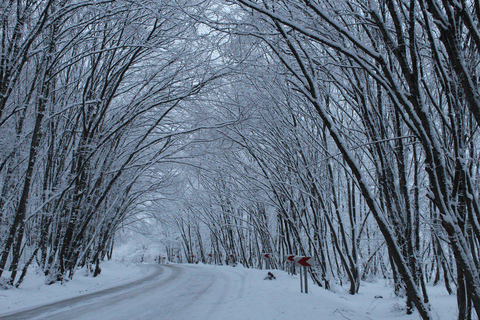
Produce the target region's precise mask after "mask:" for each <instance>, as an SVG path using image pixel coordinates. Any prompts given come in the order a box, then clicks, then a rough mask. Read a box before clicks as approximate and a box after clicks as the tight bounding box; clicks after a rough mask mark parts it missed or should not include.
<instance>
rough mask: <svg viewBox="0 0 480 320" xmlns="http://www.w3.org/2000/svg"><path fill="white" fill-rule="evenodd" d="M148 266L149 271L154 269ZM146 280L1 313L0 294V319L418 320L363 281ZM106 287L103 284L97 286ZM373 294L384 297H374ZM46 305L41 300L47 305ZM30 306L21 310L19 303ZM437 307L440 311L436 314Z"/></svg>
mask: <svg viewBox="0 0 480 320" xmlns="http://www.w3.org/2000/svg"><path fill="white" fill-rule="evenodd" d="M151 268H153V272H152V269H151ZM140 271H142V273H144V274H147V275H146V277H144V278H141V279H138V277H137V278H136V279H137V280H134V281H133V282H131V283H126V284H123V285H120V286H117V287H113V288H108V289H103V290H102V289H101V287H100V288H99V290H100V291H97V292H95V293H89V294H86V293H85V292H83V293H81V294H80V295H79V296H77V297H72V298H68V299H67V300H63V301H57V302H53V303H50V304H48V305H43V306H40V307H38V306H37V307H33V305H32V306H31V307H30V308H32V309H28V310H23V311H18V310H17V311H14V310H12V311H11V313H9V314H5V313H3V312H2V311H4V310H5V309H4V310H2V308H1V303H2V299H1V297H0V319H2V320H11V319H15V320H19V319H55V320H56V319H69V320H70V319H96V320H97V319H98V320H104V319H105V320H107V319H149V320H150V319H152V320H155V319H168V320H225V319H228V320H264V319H268V320H273V319H275V320H287V319H289V320H290V319H352V320H353V319H355V320H363V319H366V320H385V319H397V320H403V319H409V320H411V319H418V315H414V316H407V315H406V314H405V313H404V311H402V310H400V308H399V307H398V306H401V305H403V301H402V299H398V298H396V297H392V293H391V289H390V288H389V287H388V286H386V285H383V284H382V282H378V283H375V284H368V283H364V285H363V286H362V292H361V293H359V294H357V295H355V296H350V295H348V294H346V291H345V289H342V288H339V287H337V289H336V291H337V293H335V292H331V291H327V290H324V289H322V288H319V287H316V286H313V285H312V286H311V288H310V289H311V292H310V294H308V295H306V294H302V293H300V292H299V291H300V290H299V283H298V280H299V278H298V276H290V275H287V274H286V273H285V272H282V271H278V270H274V271H273V272H274V273H275V275H276V276H277V280H275V281H264V280H263V278H264V277H265V275H266V271H265V270H263V271H262V270H252V269H245V268H243V267H241V266H239V267H235V268H232V267H228V266H223V267H217V266H210V265H185V264H179V265H150V266H142V267H141V268H140ZM103 288H105V287H103ZM376 295H382V296H383V297H384V298H381V299H377V298H376V297H375V296H376ZM447 297H448V296H445V294H443V293H439V295H437V296H435V298H436V299H435V300H437V301H439V302H441V303H442V304H441V305H440V304H438V305H437V308H438V309H437V311H436V310H435V309H434V310H433V314H434V315H435V318H437V319H452V318H454V317H455V309H454V308H451V306H453V307H454V304H453V305H451V303H450V302H451V301H453V302H454V299H448V300H447V299H446V298H447ZM45 302H46V300H45ZM25 307H26V308H28V307H27V306H25ZM440 310H442V311H440Z"/></svg>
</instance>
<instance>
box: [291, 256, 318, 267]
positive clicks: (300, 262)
mask: <svg viewBox="0 0 480 320" xmlns="http://www.w3.org/2000/svg"><path fill="white" fill-rule="evenodd" d="M294 261H295V264H296V265H297V266H300V267H311V266H313V264H314V261H313V258H312V257H295V258H294Z"/></svg>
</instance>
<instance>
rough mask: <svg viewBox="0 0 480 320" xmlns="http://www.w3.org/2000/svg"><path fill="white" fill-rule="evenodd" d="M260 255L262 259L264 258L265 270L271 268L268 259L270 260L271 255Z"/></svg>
mask: <svg viewBox="0 0 480 320" xmlns="http://www.w3.org/2000/svg"><path fill="white" fill-rule="evenodd" d="M262 254H263V257H264V258H265V269H270V268H271V265H270V259H271V258H272V254H271V253H266V252H265V253H262Z"/></svg>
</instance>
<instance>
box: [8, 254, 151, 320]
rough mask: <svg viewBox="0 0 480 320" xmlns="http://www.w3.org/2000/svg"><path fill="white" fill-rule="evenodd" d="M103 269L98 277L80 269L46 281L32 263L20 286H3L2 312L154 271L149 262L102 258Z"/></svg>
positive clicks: (113, 284) (54, 300) (29, 306)
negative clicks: (67, 276) (62, 278)
mask: <svg viewBox="0 0 480 320" xmlns="http://www.w3.org/2000/svg"><path fill="white" fill-rule="evenodd" d="M100 267H101V268H102V273H101V274H100V275H99V276H97V277H95V278H94V277H92V276H91V275H88V276H87V275H85V272H84V271H83V270H78V271H77V272H76V273H75V276H74V277H73V279H72V280H70V281H68V282H65V283H64V284H61V283H54V284H52V285H45V284H44V277H43V275H42V274H41V273H39V272H37V270H36V269H35V267H33V266H32V267H30V268H29V272H28V274H27V276H26V277H25V281H24V282H23V283H22V285H21V286H20V288H18V289H9V290H0V313H7V312H12V311H20V310H24V309H30V308H32V307H35V306H40V305H45V304H49V303H52V302H56V301H60V300H64V299H68V298H72V297H76V296H80V295H83V294H88V293H92V292H95V291H100V290H103V289H107V288H111V287H114V286H117V285H121V284H125V283H128V282H131V281H135V280H137V279H139V278H143V277H144V276H146V275H148V274H149V273H151V272H152V271H153V269H151V268H149V267H148V266H146V265H137V264H124V263H120V262H117V261H105V262H102V263H101V265H100Z"/></svg>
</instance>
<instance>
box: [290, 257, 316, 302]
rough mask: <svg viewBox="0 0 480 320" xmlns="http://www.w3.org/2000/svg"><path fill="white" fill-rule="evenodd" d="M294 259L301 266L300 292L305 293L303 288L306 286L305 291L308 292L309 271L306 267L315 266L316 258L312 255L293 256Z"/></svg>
mask: <svg viewBox="0 0 480 320" xmlns="http://www.w3.org/2000/svg"><path fill="white" fill-rule="evenodd" d="M293 260H294V261H295V264H296V265H297V266H299V267H300V292H302V293H303V291H304V290H303V289H304V288H305V293H308V281H307V279H308V278H307V274H308V272H307V269H306V268H308V267H311V266H313V264H314V259H313V258H312V257H301V256H300V257H295V258H293ZM302 267H303V268H302Z"/></svg>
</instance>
